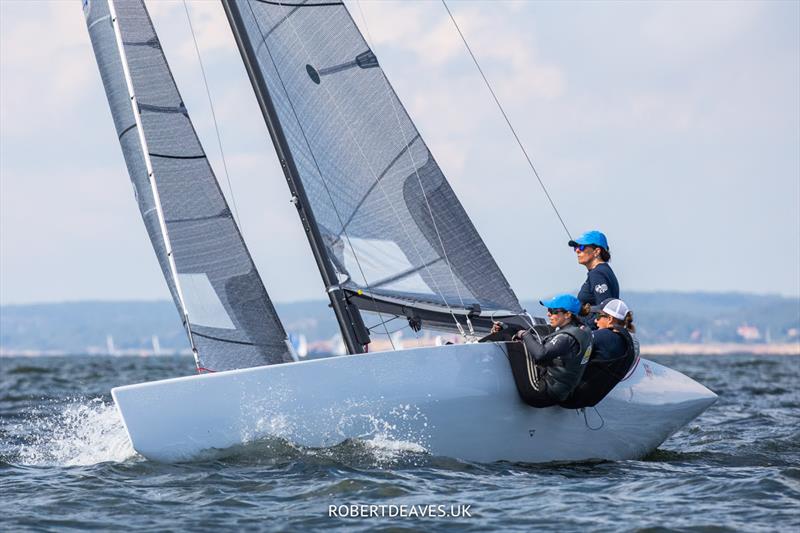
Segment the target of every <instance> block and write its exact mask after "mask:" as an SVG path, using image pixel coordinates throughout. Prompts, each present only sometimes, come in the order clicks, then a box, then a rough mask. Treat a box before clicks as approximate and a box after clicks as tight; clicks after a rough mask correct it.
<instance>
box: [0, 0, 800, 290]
mask: <svg viewBox="0 0 800 533" xmlns="http://www.w3.org/2000/svg"><path fill="white" fill-rule="evenodd" d="M93 1H97V0H93ZM347 4H348V6H349V8H350V10H351V13H352V14H353V16H354V18H355V20H356V22H357V23H358V24H359V26H360V27H361V28H362V32H363V33H364V34H365V35H366V36H367V39H368V41H369V42H370V43H371V45H372V47H373V50H374V51H375V53H376V55H377V56H378V58H379V60H380V62H381V65H382V67H383V68H384V70H385V71H386V73H387V76H388V77H389V79H390V81H391V82H392V84H393V85H394V87H395V89H396V91H397V92H398V94H399V96H400V99H401V100H402V101H403V102H404V104H405V105H406V107H407V108H408V110H409V112H410V114H411V116H412V118H413V119H414V121H415V123H416V125H417V127H418V129H419V130H420V132H421V133H422V136H423V138H424V139H425V140H426V142H427V143H428V145H429V147H430V149H431V151H432V152H433V154H434V156H435V157H436V159H437V161H438V162H439V164H440V166H441V167H442V169H443V171H444V173H445V175H446V176H447V177H448V180H449V181H450V183H451V185H452V187H453V189H454V190H455V192H456V194H457V195H458V196H459V198H460V199H461V201H462V203H463V204H464V207H465V209H466V210H467V212H468V213H469V215H470V217H471V219H472V221H473V223H474V224H475V226H476V227H477V229H478V231H479V232H480V233H481V235H482V237H483V238H484V240H485V242H486V244H487V246H488V248H489V250H490V251H491V252H492V254H493V256H494V257H495V259H496V261H497V263H498V264H499V265H500V268H501V269H502V270H503V272H504V273H505V274H506V277H507V278H508V279H509V281H510V283H511V285H512V287H513V288H514V290H515V292H516V293H517V295H518V296H519V297H520V299H539V298H541V297H543V296H548V295H552V294H554V293H557V292H574V291H576V290H577V288H578V287H579V286H580V284H581V283H582V282H583V280H584V278H585V269H584V268H583V267H581V266H580V265H578V264H577V262H576V260H575V255H574V253H573V252H572V250H571V249H570V248H568V247H567V245H566V242H567V240H568V238H567V234H566V232H565V231H564V228H563V227H561V224H560V223H559V221H558V218H557V217H556V215H555V214H554V212H553V210H552V208H551V207H550V205H549V203H548V202H547V200H546V198H545V196H544V194H543V192H542V190H541V188H540V186H539V184H538V182H537V181H536V178H535V177H534V175H533V174H532V172H531V170H530V168H529V167H528V166H527V163H526V161H525V158H524V156H523V154H522V152H521V151H520V149H519V147H518V146H517V145H516V143H515V141H514V138H513V136H512V134H511V133H510V131H509V129H508V127H507V126H506V124H505V122H504V121H503V118H502V115H501V114H500V112H499V111H498V110H497V108H496V107H495V105H494V102H493V101H492V99H491V96H490V94H489V92H488V91H487V89H486V87H485V86H484V85H483V81H482V80H481V77H480V74H479V73H478V71H477V70H476V68H475V66H474V65H473V64H472V62H471V59H470V58H469V55H468V53H467V51H466V49H465V48H464V45H463V43H462V42H461V41H460V39H459V37H458V34H457V32H456V30H455V28H454V27H453V25H452V23H451V22H450V20H449V18H448V17H447V13H446V11H445V10H444V8H443V7H442V5H441V3H440V2H437V1H404V2H394V1H383V0H382V1H368V0H361V1H360V2H347ZM449 5H450V7H451V9H452V11H453V13H454V15H455V17H456V19H457V21H458V22H459V24H460V26H461V28H462V30H463V31H464V33H465V35H466V37H467V39H468V41H469V43H470V46H471V47H472V49H473V51H474V52H475V54H476V56H477V57H478V59H479V61H480V63H481V66H482V68H483V69H484V71H485V73H486V75H487V77H488V78H489V80H490V81H491V83H492V85H493V87H494V89H495V91H496V92H497V94H498V97H499V99H500V101H501V102H502V103H503V105H504V107H505V109H506V112H507V114H508V116H509V118H510V120H511V122H512V124H513V125H514V127H515V128H516V130H517V133H518V135H519V137H520V139H521V140H522V142H523V144H524V145H525V147H526V149H527V151H528V153H529V154H530V155H531V157H532V159H533V162H534V164H535V165H536V169H537V170H538V172H539V174H540V176H541V177H542V179H543V181H544V183H545V185H546V186H547V189H548V191H549V193H550V195H551V196H552V198H553V200H554V202H555V204H556V206H557V207H558V210H559V211H560V213H561V216H562V217H563V219H564V221H565V223H566V225H567V228H568V229H569V231H570V233H572V235H578V234H580V233H582V232H583V231H586V230H589V229H600V230H602V231H604V232H605V233H606V235H607V236H608V239H609V242H610V247H611V253H612V261H611V265H612V266H613V268H614V270H615V272H616V273H617V277H618V278H619V281H620V286H621V291H622V296H623V297H624V294H625V291H626V290H631V291H632V290H638V291H736V292H750V293H774V294H782V295H786V296H794V297H798V296H800V2H794V1H786V2H568V3H562V2H527V1H492V2H489V1H482V0H470V1H465V0H461V1H458V0H451V1H450V2H449ZM148 6H149V9H150V11H151V15H152V17H153V20H154V23H155V25H156V29H157V31H158V32H159V35H160V37H161V40H162V45H163V47H164V49H165V51H166V54H167V58H168V60H169V61H170V65H171V67H172V70H173V73H174V75H175V78H176V80H177V83H178V86H179V88H180V89H181V92H182V95H183V98H184V101H185V102H186V106H187V108H188V110H189V112H190V114H191V116H192V118H193V120H194V122H195V125H196V127H197V130H198V133H199V135H200V138H201V140H202V142H203V145H204V147H205V149H206V152H207V153H208V155H209V158H210V160H211V163H212V166H213V167H214V168H215V170H216V173H217V176H218V178H219V179H220V181H221V183H222V186H223V189H224V190H225V192H226V194H227V195H228V197H229V201H230V200H235V203H236V205H237V208H238V211H239V217H240V220H241V225H242V229H243V234H244V236H245V239H246V241H247V243H248V245H249V247H250V249H251V252H252V255H253V257H254V260H255V262H256V264H257V267H258V270H259V272H260V273H261V276H262V278H263V279H264V282H265V285H266V287H267V290H268V291H269V292H270V294H271V296H272V297H273V299H274V300H276V301H279V302H288V301H297V300H308V299H323V298H324V297H325V293H324V288H323V285H322V282H321V280H320V278H319V273H318V271H317V268H316V265H315V263H314V260H313V258H312V256H311V253H310V251H309V247H308V243H307V240H306V238H305V236H304V233H303V231H302V228H301V226H300V223H299V220H298V217H297V213H296V210H295V208H294V207H293V206H292V205H291V204H290V203H289V198H290V194H289V191H288V188H287V187H286V183H285V181H284V178H283V175H282V173H281V171H280V168H279V166H278V164H277V158H276V156H275V153H274V150H273V148H272V144H271V141H270V139H269V135H268V132H267V130H266V127H265V125H264V123H263V120H262V119H261V114H260V111H259V109H258V107H257V104H256V100H255V97H254V96H253V93H252V89H251V87H250V84H249V81H248V80H247V76H246V73H245V71H244V67H243V66H242V64H241V60H240V57H239V53H238V51H237V49H236V46H235V43H234V41H233V37H232V35H231V33H230V29H229V27H228V25H227V22H226V20H225V16H224V13H223V11H222V8H221V6H220V4H219V3H218V2H215V1H213V2H212V1H190V2H188V6H189V11H190V13H191V17H192V24H193V25H194V29H195V32H196V35H197V42H198V46H199V48H200V51H201V54H202V58H203V64H204V66H205V69H206V74H207V76H208V79H209V91H210V93H211V96H212V101H213V105H214V111H215V113H216V117H217V120H218V126H219V131H220V136H221V144H222V146H223V149H224V154H225V159H226V162H227V166H228V171H229V180H230V184H231V187H230V188H229V187H228V180H227V179H226V178H225V174H224V172H223V171H222V160H221V158H220V151H219V148H218V141H217V138H216V135H215V128H214V123H213V121H212V118H211V117H212V114H211V110H210V107H209V104H208V100H207V96H206V92H205V89H204V85H203V80H202V76H201V70H200V66H199V63H198V59H197V55H196V52H195V48H194V44H193V41H192V38H191V33H190V31H189V26H188V22H187V19H186V13H185V10H184V6H183V3H182V2H175V1H158V2H148ZM231 191H232V192H231ZM168 298H169V293H168V291H167V288H166V283H165V282H164V280H163V277H162V275H161V272H160V270H159V268H158V265H157V263H156V260H155V255H154V253H153V250H152V246H151V245H150V242H149V240H148V238H147V235H146V233H145V229H144V225H143V224H142V222H141V217H140V215H139V212H138V209H137V206H136V203H135V201H134V197H133V191H132V187H131V186H130V181H129V179H128V176H127V171H126V168H125V164H124V161H123V158H122V154H121V150H120V148H119V144H118V142H117V139H116V135H115V132H114V127H113V123H112V120H111V114H110V112H109V109H108V104H107V101H106V98H105V93H104V92H103V87H102V83H101V81H100V76H99V73H98V70H97V65H96V63H95V59H94V55H93V53H92V49H91V45H90V42H89V38H88V34H87V31H86V24H85V20H84V16H83V12H82V9H81V2H80V1H79V0H75V1H57V2H55V1H51V2H37V1H27V0H26V1H14V0H0V304H4V305H7V304H23V303H34V302H58V301H76V300H122V299H126V300H127V299H136V300H154V299H168Z"/></svg>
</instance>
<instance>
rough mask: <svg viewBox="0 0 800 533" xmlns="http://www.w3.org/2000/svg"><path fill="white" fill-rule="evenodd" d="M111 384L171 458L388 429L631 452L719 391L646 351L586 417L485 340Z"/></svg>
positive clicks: (140, 427) (493, 456)
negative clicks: (546, 398)
mask: <svg viewBox="0 0 800 533" xmlns="http://www.w3.org/2000/svg"><path fill="white" fill-rule="evenodd" d="M111 393H112V395H113V397H114V401H115V402H116V404H117V406H118V408H119V410H120V412H121V414H122V417H123V419H124V422H125V426H126V428H127V431H128V435H129V436H130V439H131V442H132V444H133V447H134V449H136V451H137V452H139V453H140V454H142V455H143V456H145V457H147V458H148V459H152V460H156V461H165V462H176V461H186V460H192V459H194V458H198V457H201V456H203V455H205V453H207V452H209V451H213V450H219V449H225V448H228V447H231V446H234V445H237V444H241V443H246V442H249V441H253V440H256V439H259V438H264V437H268V436H276V437H281V438H284V439H287V440H289V441H291V442H293V443H296V444H299V445H302V446H310V447H327V446H332V445H335V444H338V443H340V442H342V441H343V440H345V439H348V438H361V439H369V438H371V437H377V436H383V437H386V438H389V439H394V440H401V441H407V442H413V443H416V444H418V445H420V446H422V447H424V448H425V449H426V450H427V451H428V452H429V453H431V454H433V455H441V456H449V457H454V458H460V459H466V460H472V461H480V462H491V461H498V460H507V461H520V462H549V461H581V460H590V459H610V460H619V459H635V458H639V457H642V456H644V455H646V454H648V453H649V452H651V451H653V450H654V449H655V448H656V447H658V445H659V444H661V443H662V442H664V440H665V439H666V438H667V437H669V436H670V435H672V434H673V433H674V432H675V431H677V430H678V429H679V428H681V427H682V426H684V425H685V424H687V423H688V422H689V421H690V420H692V419H693V418H695V417H697V416H698V415H699V414H700V413H702V412H703V411H704V410H705V409H706V408H707V407H708V406H710V405H711V404H712V403H714V402H715V401H716V398H717V396H716V395H715V394H714V393H713V392H711V391H710V390H708V389H707V388H705V387H704V386H702V385H700V384H699V383H697V382H695V381H694V380H692V379H690V378H688V377H686V376H684V375H683V374H681V373H679V372H676V371H674V370H671V369H669V368H667V367H664V366H661V365H659V364H656V363H653V362H651V361H647V360H645V359H641V360H640V361H639V362H638V363H637V365H636V367H635V369H634V370H633V371H632V372H631V374H630V375H629V376H628V377H627V378H626V379H625V380H623V381H622V382H620V384H619V385H617V387H616V388H615V389H614V390H613V391H612V392H611V394H609V395H608V396H607V397H606V398H605V399H604V400H603V401H602V402H601V403H600V404H599V405H598V406H597V412H595V411H594V410H592V409H588V410H587V412H586V418H587V419H588V424H587V422H586V421H585V419H584V415H583V413H582V412H581V411H577V410H571V409H562V408H560V407H550V408H546V409H537V408H533V407H529V406H527V405H525V404H524V403H522V401H521V400H520V399H519V397H518V395H517V391H516V388H515V387H514V382H513V379H512V376H511V369H510V366H509V364H508V361H507V358H506V354H505V350H504V348H502V347H501V346H500V345H496V344H488V343H486V344H467V345H452V346H441V347H432V348H418V349H412V350H403V351H397V352H382V353H371V354H363V355H351V356H340V357H332V358H328V359H319V360H312V361H302V362H299V363H286V364H281V365H272V366H265V367H257V368H248V369H243V370H234V371H229V372H220V373H216V374H203V375H197V376H190V377H182V378H175V379H168V380H163V381H155V382H150V383H142V384H139V385H128V386H124V387H117V388H115V389H113V390H112V391H111ZM598 413H599V416H598ZM600 417H602V420H601V418H600ZM589 426H591V427H589ZM599 426H602V427H600V428H599V429H592V428H597V427H599Z"/></svg>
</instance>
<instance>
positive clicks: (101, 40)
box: [84, 0, 292, 371]
mask: <svg viewBox="0 0 800 533" xmlns="http://www.w3.org/2000/svg"><path fill="white" fill-rule="evenodd" d="M84 11H85V13H86V19H87V24H88V28H89V34H90V37H91V41H92V47H93V48H94V53H95V57H96V58H97V64H98V66H99V68H100V75H101V77H102V79H103V85H104V87H105V90H106V95H107V97H108V102H109V105H110V107H111V114H112V116H113V119H114V125H115V126H116V131H117V136H118V137H119V141H120V144H121V146H122V152H123V154H124V156H125V162H126V164H127V167H128V173H129V174H130V178H131V181H132V182H133V187H134V191H135V195H136V200H137V202H138V204H139V209H140V211H141V213H142V218H143V219H144V223H145V227H146V228H147V233H148V235H149V236H150V239H151V241H152V243H153V248H154V250H155V252H156V256H157V257H158V261H159V263H160V265H161V270H162V271H163V273H164V277H165V278H166V280H167V285H168V286H169V289H170V292H171V293H172V297H173V299H174V301H175V304H176V306H177V307H178V311H179V312H180V313H181V316H182V317H183V319H184V325H185V326H186V329H187V333H188V335H189V338H190V341H191V342H192V346H193V348H194V349H195V353H196V356H197V358H198V359H197V364H198V367H199V368H201V369H208V370H214V371H217V370H230V369H235V368H246V367H252V366H259V365H265V364H271V363H281V362H287V361H291V360H292V356H291V354H290V349H289V346H288V344H287V343H286V332H285V331H284V329H283V326H282V325H281V323H280V320H279V319H278V316H277V314H276V312H275V309H274V307H273V305H272V302H271V301H270V299H269V296H268V295H267V291H266V289H265V288H264V285H263V283H262V281H261V278H260V277H259V275H258V272H257V271H256V268H255V265H254V264H253V261H252V259H251V257H250V254H249V252H248V250H247V247H246V246H245V244H244V241H243V240H242V236H241V234H240V232H239V229H238V227H237V225H236V223H235V221H234V219H233V216H232V214H231V211H230V209H229V208H228V204H227V202H226V201H225V198H224V196H223V194H222V192H221V190H220V188H219V184H218V183H217V180H216V178H215V177H214V173H213V171H212V169H211V166H210V165H209V162H208V159H207V158H206V155H205V152H204V151H203V148H202V146H201V145H200V141H199V139H198V137H197V134H196V133H195V130H194V127H193V125H192V122H191V120H190V119H189V114H188V112H187V111H186V108H185V107H184V104H183V101H182V99H181V96H180V93H179V92H178V89H177V87H176V85H175V81H174V79H173V77H172V73H171V71H170V69H169V66H168V65H167V61H166V58H165V56H164V53H163V51H162V49H161V44H160V42H159V40H158V37H157V35H156V33H155V30H154V28H153V25H152V23H151V21H150V16H149V14H148V13H147V10H146V8H145V6H144V3H143V2H142V1H141V0H126V1H124V2H113V1H109V2H105V1H91V2H90V1H88V0H85V1H84Z"/></svg>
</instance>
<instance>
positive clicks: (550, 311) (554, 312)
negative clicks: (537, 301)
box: [547, 308, 567, 315]
mask: <svg viewBox="0 0 800 533" xmlns="http://www.w3.org/2000/svg"><path fill="white" fill-rule="evenodd" d="M566 312H567V311H566V310H564V309H549V308H548V309H547V314H548V315H559V314H561V313H566Z"/></svg>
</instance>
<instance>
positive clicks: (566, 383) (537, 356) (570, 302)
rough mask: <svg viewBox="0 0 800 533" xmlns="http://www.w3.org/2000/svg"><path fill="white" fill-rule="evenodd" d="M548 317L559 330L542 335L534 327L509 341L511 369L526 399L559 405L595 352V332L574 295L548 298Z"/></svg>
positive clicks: (530, 402) (541, 404)
mask: <svg viewBox="0 0 800 533" xmlns="http://www.w3.org/2000/svg"><path fill="white" fill-rule="evenodd" d="M539 303H540V304H542V305H543V306H545V307H547V318H548V320H549V322H550V326H552V327H553V328H554V329H555V331H553V333H551V334H549V335H547V336H546V337H544V338H539V336H538V334H537V333H536V332H535V331H533V330H522V331H520V332H518V333H517V334H516V335H515V337H516V338H517V339H521V340H522V345H520V344H518V343H509V344H508V358H509V361H510V362H511V372H512V374H513V375H514V382H515V383H516V385H517V391H518V392H519V395H520V397H521V398H522V400H523V401H524V402H525V403H527V404H528V405H531V406H533V407H549V406H551V405H559V404H560V403H561V402H563V401H564V400H566V399H567V398H568V397H569V395H570V394H571V393H572V391H573V390H574V389H575V387H576V386H577V385H578V383H579V382H580V380H581V376H582V375H583V371H584V368H585V367H586V363H588V361H589V357H590V356H591V353H592V335H591V333H590V332H589V328H587V327H586V326H584V325H583V324H581V322H580V320H579V318H578V312H579V311H580V308H581V304H580V302H579V301H578V299H577V298H575V297H574V296H572V295H571V294H559V295H558V296H556V297H555V298H553V299H551V300H547V301H540V302H539Z"/></svg>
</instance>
